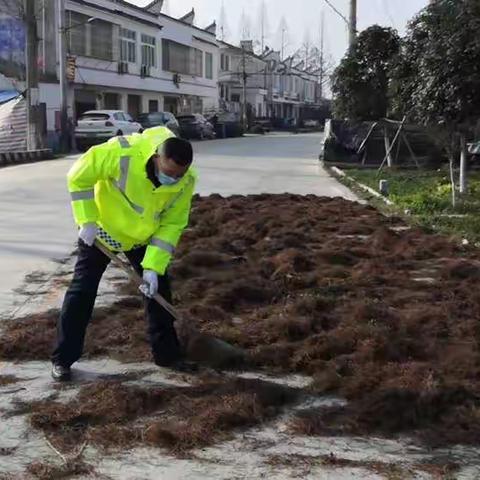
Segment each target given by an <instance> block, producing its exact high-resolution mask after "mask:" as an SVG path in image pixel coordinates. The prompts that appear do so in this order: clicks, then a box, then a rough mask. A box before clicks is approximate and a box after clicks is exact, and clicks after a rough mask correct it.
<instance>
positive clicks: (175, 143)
mask: <svg viewBox="0 0 480 480" xmlns="http://www.w3.org/2000/svg"><path fill="white" fill-rule="evenodd" d="M163 154H164V155H165V156H166V157H167V158H171V159H172V160H173V161H174V162H175V163H176V164H177V165H181V166H182V167H188V166H189V165H190V164H191V163H192V161H193V149H192V144H191V143H190V142H189V141H188V140H184V139H183V138H177V137H171V138H168V139H167V140H165V143H164V144H163Z"/></svg>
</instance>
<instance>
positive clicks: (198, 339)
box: [94, 240, 246, 368]
mask: <svg viewBox="0 0 480 480" xmlns="http://www.w3.org/2000/svg"><path fill="white" fill-rule="evenodd" d="M94 245H95V247H96V248H98V249H99V250H100V251H101V252H102V253H103V254H105V255H106V256H107V257H108V258H109V259H110V260H111V261H112V262H113V263H114V264H115V265H117V266H118V267H119V268H120V269H122V270H123V271H124V272H125V273H126V274H127V275H128V277H129V278H130V280H132V281H133V282H134V283H135V284H136V285H138V287H141V286H142V285H143V284H144V281H143V278H142V277H141V276H140V275H139V274H138V273H137V272H136V271H135V270H134V268H133V267H132V266H131V265H129V264H128V263H126V262H124V261H123V260H122V259H121V258H119V257H118V255H116V254H114V253H113V252H111V251H110V250H108V248H107V247H105V246H104V245H103V244H102V243H100V242H99V241H98V240H95V244H94ZM152 298H153V299H154V300H155V301H156V302H157V303H158V304H159V305H160V306H162V307H163V308H164V309H165V310H167V312H168V313H170V315H172V317H173V318H174V319H175V320H176V321H177V322H178V323H179V324H180V325H179V326H180V331H181V335H180V337H181V340H182V343H183V348H184V350H185V353H186V355H187V357H188V358H189V359H190V360H193V361H196V362H201V363H205V364H207V365H210V366H211V367H214V368H238V367H241V366H242V365H245V361H246V358H245V352H244V351H243V350H242V349H240V348H238V347H235V346H233V345H230V344H229V343H227V342H225V341H223V340H220V339H218V338H215V337H213V336H211V335H208V334H204V333H202V332H200V331H199V330H198V328H196V327H195V325H194V324H193V323H192V321H191V319H188V320H187V319H185V318H184V317H183V315H181V314H180V312H178V310H177V309H176V308H175V307H174V306H173V305H172V304H171V303H170V302H167V300H165V299H164V298H163V297H162V296H161V295H160V294H159V293H156V294H155V295H154V296H153V297H152Z"/></svg>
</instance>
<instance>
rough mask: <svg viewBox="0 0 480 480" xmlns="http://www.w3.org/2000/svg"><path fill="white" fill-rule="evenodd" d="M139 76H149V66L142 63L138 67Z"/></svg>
mask: <svg viewBox="0 0 480 480" xmlns="http://www.w3.org/2000/svg"><path fill="white" fill-rule="evenodd" d="M140 76H141V77H149V76H150V67H149V66H148V65H142V66H141V67H140Z"/></svg>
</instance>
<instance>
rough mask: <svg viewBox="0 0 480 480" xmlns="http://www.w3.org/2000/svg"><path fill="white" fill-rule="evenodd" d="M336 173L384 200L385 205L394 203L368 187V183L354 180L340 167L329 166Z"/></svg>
mask: <svg viewBox="0 0 480 480" xmlns="http://www.w3.org/2000/svg"><path fill="white" fill-rule="evenodd" d="M329 168H330V169H331V170H332V171H333V172H334V173H335V174H336V175H338V176H340V177H342V178H346V179H347V180H349V181H350V182H353V183H354V184H355V185H357V187H359V188H361V189H362V190H364V191H366V192H368V193H370V195H373V196H374V197H376V198H378V199H379V200H382V201H383V202H385V204H386V205H389V206H392V205H394V203H393V202H392V201H391V200H389V199H388V198H385V197H384V196H383V195H382V194H380V193H378V192H377V191H376V190H374V189H373V188H370V187H369V186H368V185H365V184H363V183H360V182H359V181H358V180H355V179H354V178H353V177H350V176H349V175H347V174H346V173H345V172H344V171H343V170H341V169H340V168H338V167H329Z"/></svg>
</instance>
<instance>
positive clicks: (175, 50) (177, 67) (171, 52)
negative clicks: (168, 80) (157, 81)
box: [162, 40, 203, 77]
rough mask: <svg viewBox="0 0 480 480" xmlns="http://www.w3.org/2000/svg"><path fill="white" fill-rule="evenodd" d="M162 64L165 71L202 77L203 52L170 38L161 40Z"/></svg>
mask: <svg viewBox="0 0 480 480" xmlns="http://www.w3.org/2000/svg"><path fill="white" fill-rule="evenodd" d="M162 66H163V70H165V71H166V72H175V73H184V74H186V75H196V76H198V77H203V52H202V51H201V50H198V49H196V48H190V47H188V46H187V45H182V44H181V43H177V42H174V41H172V40H162Z"/></svg>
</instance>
